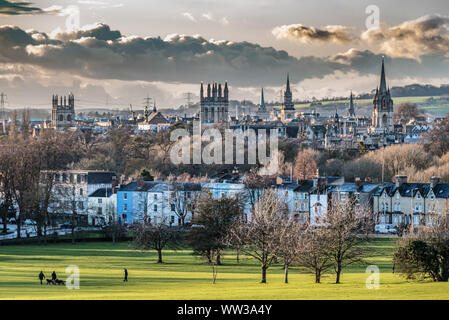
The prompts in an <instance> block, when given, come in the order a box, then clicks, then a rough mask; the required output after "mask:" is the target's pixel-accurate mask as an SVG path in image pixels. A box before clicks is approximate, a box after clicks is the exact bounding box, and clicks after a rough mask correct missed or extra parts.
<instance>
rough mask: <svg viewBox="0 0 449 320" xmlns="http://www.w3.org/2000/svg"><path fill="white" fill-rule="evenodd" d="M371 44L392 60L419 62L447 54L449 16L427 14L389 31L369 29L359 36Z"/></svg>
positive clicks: (390, 28)
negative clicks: (409, 59)
mask: <svg viewBox="0 0 449 320" xmlns="http://www.w3.org/2000/svg"><path fill="white" fill-rule="evenodd" d="M362 39H363V40H365V41H367V42H368V43H370V44H376V43H380V44H381V50H382V51H383V52H385V53H387V54H388V55H390V56H392V57H407V58H411V59H418V58H420V57H421V56H423V55H429V54H443V55H447V54H448V52H449V16H443V15H438V14H436V15H427V16H423V17H420V18H418V19H416V20H410V21H405V22H403V23H401V24H399V25H397V26H393V27H389V28H385V27H382V28H377V29H370V30H368V31H366V32H364V33H363V34H362Z"/></svg>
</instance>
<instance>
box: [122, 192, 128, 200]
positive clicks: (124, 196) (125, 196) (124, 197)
mask: <svg viewBox="0 0 449 320" xmlns="http://www.w3.org/2000/svg"><path fill="white" fill-rule="evenodd" d="M123 199H125V200H126V199H128V194H127V193H126V192H125V193H124V194H123Z"/></svg>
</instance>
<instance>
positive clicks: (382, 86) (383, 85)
mask: <svg viewBox="0 0 449 320" xmlns="http://www.w3.org/2000/svg"><path fill="white" fill-rule="evenodd" d="M379 90H380V92H385V91H387V82H386V80H385V66H384V58H383V57H382V71H381V74H380V87H379Z"/></svg>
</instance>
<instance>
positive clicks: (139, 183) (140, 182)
mask: <svg viewBox="0 0 449 320" xmlns="http://www.w3.org/2000/svg"><path fill="white" fill-rule="evenodd" d="M143 184H144V181H143V178H142V177H141V176H139V177H138V178H137V188H139V189H140V188H142V186H143Z"/></svg>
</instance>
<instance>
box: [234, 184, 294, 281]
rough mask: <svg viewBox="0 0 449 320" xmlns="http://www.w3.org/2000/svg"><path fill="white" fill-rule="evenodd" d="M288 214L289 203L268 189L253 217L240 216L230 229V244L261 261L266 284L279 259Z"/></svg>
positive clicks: (263, 279) (263, 194)
mask: <svg viewBox="0 0 449 320" xmlns="http://www.w3.org/2000/svg"><path fill="white" fill-rule="evenodd" d="M286 215H287V211H286V206H285V203H284V202H283V201H282V200H279V197H278V194H277V192H276V191H274V190H270V189H266V190H264V192H263V193H262V195H261V196H260V198H259V199H258V201H257V203H256V205H255V207H254V210H253V211H252V214H251V217H250V219H248V221H245V220H244V219H240V220H238V221H237V222H235V223H234V224H233V226H232V227H231V228H230V229H229V233H228V236H227V240H226V241H227V243H228V244H230V245H234V246H239V247H240V249H241V251H242V252H243V253H245V254H247V255H248V256H250V257H252V258H254V259H255V260H257V261H258V262H259V263H260V267H261V273H262V279H261V282H262V283H266V282H267V270H268V268H269V267H270V266H271V265H272V264H273V263H274V262H275V261H276V258H277V257H276V254H275V252H276V250H275V247H276V246H277V245H278V243H279V242H278V241H279V240H278V237H279V234H278V231H279V225H280V224H281V223H282V220H283V219H285V218H286Z"/></svg>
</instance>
